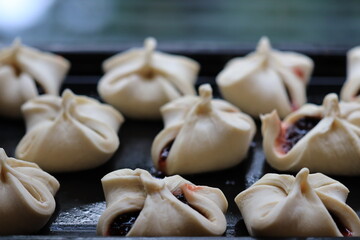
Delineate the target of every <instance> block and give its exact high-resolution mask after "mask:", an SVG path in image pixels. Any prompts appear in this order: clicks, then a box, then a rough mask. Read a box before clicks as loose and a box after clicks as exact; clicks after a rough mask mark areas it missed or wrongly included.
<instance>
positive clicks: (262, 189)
mask: <svg viewBox="0 0 360 240" xmlns="http://www.w3.org/2000/svg"><path fill="white" fill-rule="evenodd" d="M348 193H349V190H348V189H347V188H346V187H345V186H344V185H343V184H341V183H340V182H338V181H336V180H334V179H331V178H329V177H327V176H325V175H323V174H321V173H316V174H309V170H308V169H306V168H304V169H302V170H301V171H300V172H299V173H298V174H297V175H296V177H293V176H291V175H278V174H266V175H265V176H264V177H262V178H261V179H260V180H259V181H257V182H256V183H255V184H254V185H252V186H251V187H250V188H248V189H246V190H245V191H243V192H241V193H240V194H239V195H238V196H237V197H236V198H235V202H236V204H237V205H238V207H239V209H240V211H241V214H242V216H243V218H244V221H245V225H246V228H247V230H248V232H249V233H250V235H251V236H255V237H342V236H346V237H348V236H360V220H359V217H358V216H357V214H356V213H355V212H354V210H352V209H351V208H350V207H349V206H348V205H347V204H346V203H345V201H346V198H347V195H348Z"/></svg>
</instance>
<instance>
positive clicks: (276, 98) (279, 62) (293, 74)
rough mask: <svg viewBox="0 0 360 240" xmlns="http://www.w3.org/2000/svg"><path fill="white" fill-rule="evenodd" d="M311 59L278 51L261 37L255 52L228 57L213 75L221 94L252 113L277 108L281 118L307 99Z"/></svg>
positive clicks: (243, 109)
mask: <svg viewBox="0 0 360 240" xmlns="http://www.w3.org/2000/svg"><path fill="white" fill-rule="evenodd" d="M313 65H314V63H313V61H312V60H311V59H310V58H309V57H307V56H305V55H302V54H299V53H295V52H280V51H277V50H274V49H272V48H271V46H270V42H269V39H268V38H266V37H263V38H261V39H260V42H259V44H258V46H257V49H256V51H255V52H254V53H250V54H249V55H247V56H245V57H239V58H235V59H233V60H231V61H230V62H229V63H228V64H227V65H226V66H225V69H224V70H223V71H221V72H220V73H219V75H218V76H217V77H216V82H217V84H218V86H219V89H220V91H221V94H222V96H223V97H224V98H225V99H226V100H228V101H229V102H231V103H233V104H235V105H236V106H238V107H239V108H240V109H241V110H242V111H244V112H245V113H248V114H250V115H251V116H253V117H259V114H264V113H269V112H271V111H272V110H274V109H276V110H277V111H278V113H279V115H280V117H281V118H284V117H285V116H286V115H288V114H289V113H290V112H292V111H294V110H296V109H298V108H299V107H300V106H302V105H303V104H304V103H305V102H306V89H305V88H306V85H307V83H308V81H309V78H310V75H311V73H312V69H313Z"/></svg>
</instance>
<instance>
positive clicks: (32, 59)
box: [0, 40, 70, 117]
mask: <svg viewBox="0 0 360 240" xmlns="http://www.w3.org/2000/svg"><path fill="white" fill-rule="evenodd" d="M69 67H70V63H69V62H68V61H67V60H66V59H64V58H62V57H60V56H58V55H55V54H52V53H46V52H41V51H39V50H36V49H34V48H30V47H26V46H24V45H22V44H21V43H20V41H19V40H15V41H14V43H13V45H12V46H10V47H8V48H4V49H2V50H1V51H0V115H4V116H8V117H20V116H21V111H20V108H21V105H22V104H23V103H25V102H26V101H27V100H29V99H32V98H34V97H36V96H37V95H38V94H39V91H38V89H37V86H36V84H38V85H39V86H40V87H41V88H42V90H43V91H44V92H45V93H47V94H52V95H58V94H59V88H60V85H61V83H62V81H63V79H64V77H65V75H66V73H67V71H68V69H69Z"/></svg>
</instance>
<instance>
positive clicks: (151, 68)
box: [98, 38, 200, 119]
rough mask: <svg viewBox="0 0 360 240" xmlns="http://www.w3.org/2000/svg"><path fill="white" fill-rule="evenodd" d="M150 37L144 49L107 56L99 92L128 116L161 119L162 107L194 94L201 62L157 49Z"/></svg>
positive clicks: (106, 100) (105, 99) (154, 41)
mask: <svg viewBox="0 0 360 240" xmlns="http://www.w3.org/2000/svg"><path fill="white" fill-rule="evenodd" d="M155 48H156V40H155V39H153V38H147V39H146V40H145V43H144V48H143V49H137V48H136V49H130V50H129V51H126V52H124V53H120V54H118V55H115V56H113V57H111V58H110V59H108V60H106V61H105V62H104V64H103V68H104V71H105V75H104V76H103V77H102V78H101V79H100V81H99V85H98V92H99V94H100V96H101V97H102V99H104V101H105V102H107V103H109V104H111V105H113V106H114V107H115V108H117V109H118V110H120V112H122V113H123V114H124V115H125V116H126V117H130V118H136V119H160V118H161V114H160V107H161V106H162V105H164V104H165V103H167V102H170V101H171V100H174V99H176V98H179V97H180V96H183V95H195V90H194V86H193V85H194V82H195V81H196V77H197V74H198V72H199V68H200V66H199V64H198V63H197V62H195V61H194V60H192V59H190V58H186V57H183V56H176V55H170V54H166V53H161V52H157V51H155Z"/></svg>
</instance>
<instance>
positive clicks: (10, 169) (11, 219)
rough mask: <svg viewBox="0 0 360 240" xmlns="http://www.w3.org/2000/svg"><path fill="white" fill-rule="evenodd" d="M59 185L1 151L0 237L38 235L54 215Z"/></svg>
mask: <svg viewBox="0 0 360 240" xmlns="http://www.w3.org/2000/svg"><path fill="white" fill-rule="evenodd" d="M59 186H60V185H59V182H58V181H57V180H56V179H55V178H54V177H53V176H51V175H50V174H48V173H46V172H44V171H42V170H41V169H40V168H39V167H38V165H36V164H35V163H30V162H26V161H21V160H17V159H15V158H9V157H8V156H7V155H6V153H5V151H4V149H2V148H0V213H1V214H0V215H1V217H0V235H10V234H30V233H35V232H37V231H39V230H40V229H41V228H42V227H43V226H44V225H45V224H46V223H47V222H48V220H49V218H50V217H51V215H52V214H53V213H54V211H55V205H56V203H55V199H54V195H55V194H56V192H57V190H58V189H59Z"/></svg>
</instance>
